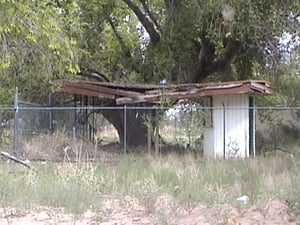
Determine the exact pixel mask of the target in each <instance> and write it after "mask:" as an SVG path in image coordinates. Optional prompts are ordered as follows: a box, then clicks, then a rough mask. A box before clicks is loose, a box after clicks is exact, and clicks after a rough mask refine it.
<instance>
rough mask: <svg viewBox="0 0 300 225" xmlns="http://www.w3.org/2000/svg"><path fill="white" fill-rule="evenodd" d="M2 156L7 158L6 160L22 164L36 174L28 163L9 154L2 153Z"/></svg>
mask: <svg viewBox="0 0 300 225" xmlns="http://www.w3.org/2000/svg"><path fill="white" fill-rule="evenodd" d="M1 155H2V156H3V157H4V158H6V159H10V160H12V161H13V162H16V163H19V164H21V165H23V166H25V167H27V168H28V169H30V170H32V171H34V172H36V171H35V169H34V168H32V167H31V166H30V165H29V164H28V163H27V162H26V161H23V160H20V159H18V158H16V157H15V156H13V155H10V154H9V153H8V152H1Z"/></svg>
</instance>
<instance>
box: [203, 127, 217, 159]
mask: <svg viewBox="0 0 300 225" xmlns="http://www.w3.org/2000/svg"><path fill="white" fill-rule="evenodd" d="M203 150H204V155H205V156H210V157H215V151H214V129H213V128H207V129H206V130H205V131H204V133H203Z"/></svg>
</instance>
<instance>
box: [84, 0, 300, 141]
mask: <svg viewBox="0 0 300 225" xmlns="http://www.w3.org/2000/svg"><path fill="white" fill-rule="evenodd" d="M79 6H80V8H81V10H83V9H84V10H83V11H84V12H85V13H87V14H85V13H83V14H82V15H83V16H82V18H81V19H82V21H81V22H84V24H86V26H85V28H84V31H83V32H84V34H85V35H84V39H82V46H85V48H84V49H85V50H86V52H85V53H87V54H84V55H82V58H81V59H82V60H81V63H82V64H81V65H82V67H83V68H86V67H88V68H89V67H93V68H96V69H97V70H98V71H102V72H104V73H106V74H107V75H108V76H109V78H110V79H111V80H112V81H115V80H120V79H121V80H122V81H125V82H144V83H156V84H158V83H159V81H160V80H162V79H167V81H168V83H182V82H189V83H193V82H203V81H226V80H237V79H249V78H255V79H259V78H264V77H265V76H264V74H265V73H268V74H269V78H270V76H271V78H272V76H274V77H275V73H276V71H278V62H279V61H280V60H281V58H282V51H281V49H280V47H279V45H280V44H279V40H280V38H281V36H282V34H283V31H285V32H289V33H291V34H293V35H296V34H297V32H298V30H299V21H297V20H298V19H299V15H298V14H296V13H297V12H299V7H300V4H299V2H298V1H294V0H290V1H285V2H282V1H279V0H275V1H263V2H262V1H259V0H247V1H244V0H239V1H235V2H234V3H233V2H232V1H205V0H197V1H196V0H164V1H162V0H153V1H147V0H135V1H134V0H123V1H101V3H99V1H93V4H90V3H87V2H80V3H79ZM272 74H273V75H272ZM114 104H115V103H114V102H111V105H114ZM108 115H109V117H108V116H107V119H108V120H109V121H111V122H112V123H113V124H114V126H115V127H116V128H117V130H118V131H119V135H123V133H122V132H123V130H124V129H123V126H122V124H123V123H124V121H123V119H122V115H120V114H118V113H115V115H114V113H113V112H109V113H108ZM136 115H142V114H141V113H140V114H138V112H134V113H133V115H132V120H131V119H130V120H129V121H130V123H134V124H135V126H136V127H139V128H142V127H143V126H144V125H143V123H142V119H141V118H138V117H136ZM135 118H136V119H135ZM116 121H118V122H116ZM137 124H139V125H137ZM145 130H146V129H145V127H144V129H137V131H138V132H137V133H135V132H134V130H131V133H133V134H134V135H133V136H134V137H136V139H139V140H146V139H145V138H144V136H142V135H141V134H146V132H144V131H145ZM141 131H142V132H141Z"/></svg>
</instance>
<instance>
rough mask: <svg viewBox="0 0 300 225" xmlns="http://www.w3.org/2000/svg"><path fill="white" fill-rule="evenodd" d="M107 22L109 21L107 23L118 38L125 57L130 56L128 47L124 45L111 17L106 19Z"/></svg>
mask: <svg viewBox="0 0 300 225" xmlns="http://www.w3.org/2000/svg"><path fill="white" fill-rule="evenodd" d="M108 22H109V25H110V26H111V29H112V30H113V32H114V34H115V36H116V38H117V39H118V41H119V43H120V45H121V48H122V50H123V52H124V54H125V56H126V57H131V53H130V50H129V49H128V47H127V46H126V44H125V42H124V40H123V38H122V37H121V35H120V34H119V32H118V31H117V29H116V27H115V25H114V23H113V21H112V19H111V18H109V19H108Z"/></svg>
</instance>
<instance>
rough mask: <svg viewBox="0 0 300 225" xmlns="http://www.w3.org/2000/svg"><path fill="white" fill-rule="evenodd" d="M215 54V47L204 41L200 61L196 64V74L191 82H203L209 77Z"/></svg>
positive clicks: (192, 76)
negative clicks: (209, 67)
mask: <svg viewBox="0 0 300 225" xmlns="http://www.w3.org/2000/svg"><path fill="white" fill-rule="evenodd" d="M213 54H214V47H213V46H212V45H211V44H210V43H209V41H203V43H202V46H201V50H200V53H199V58H198V61H197V62H196V65H195V69H194V72H193V74H192V75H191V78H190V80H191V82H193V83H196V82H201V81H202V80H203V79H205V78H206V77H207V76H208V75H209V74H208V70H207V68H208V66H210V65H211V64H212V61H213Z"/></svg>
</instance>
